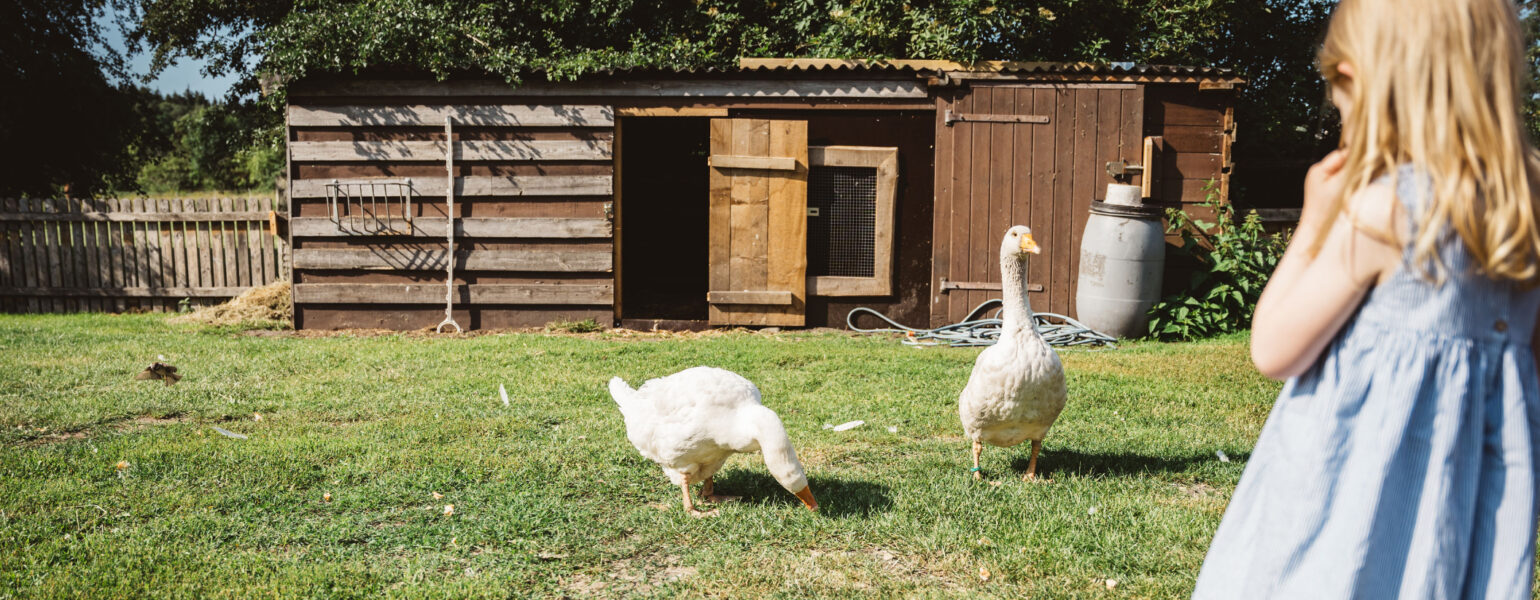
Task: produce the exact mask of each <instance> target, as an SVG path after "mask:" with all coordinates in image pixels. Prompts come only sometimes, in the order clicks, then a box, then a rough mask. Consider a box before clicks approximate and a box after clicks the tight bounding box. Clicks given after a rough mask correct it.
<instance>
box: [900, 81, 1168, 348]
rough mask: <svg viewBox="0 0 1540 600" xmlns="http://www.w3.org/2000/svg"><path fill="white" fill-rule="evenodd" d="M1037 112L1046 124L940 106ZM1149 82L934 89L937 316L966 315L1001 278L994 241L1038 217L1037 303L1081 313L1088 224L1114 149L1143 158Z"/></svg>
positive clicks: (1033, 269)
mask: <svg viewBox="0 0 1540 600" xmlns="http://www.w3.org/2000/svg"><path fill="white" fill-rule="evenodd" d="M948 110H950V111H952V112H954V113H963V114H970V115H1038V116H1046V117H1047V118H1048V122H1047V123H1040V124H1033V123H1009V122H990V121H987V120H985V121H975V122H955V123H952V124H951V125H948V124H946V122H945V114H946V112H947V111H948ZM1143 121H1144V89H1143V88H1141V87H1138V86H1133V85H1126V84H1124V85H1116V84H1115V85H1094V86H1093V85H1076V86H1065V85H977V84H976V85H974V86H972V87H971V88H964V89H959V90H956V91H955V92H954V93H952V94H944V95H942V96H941V97H939V98H938V99H937V129H936V148H937V155H936V204H935V215H936V216H935V223H936V225H935V227H934V229H933V231H934V240H933V246H932V248H933V258H932V265H933V274H932V276H933V279H932V286H933V290H934V292H933V293H932V299H933V303H932V310H931V325H932V326H939V325H943V324H947V323H954V322H957V321H960V320H962V319H964V318H965V317H966V316H967V315H968V313H969V311H971V310H973V308H974V307H976V306H978V305H979V304H981V303H983V302H985V301H987V300H990V299H993V298H998V297H1000V292H999V291H998V290H996V289H982V290H980V289H970V290H957V289H952V290H944V288H945V285H944V282H950V283H962V282H966V283H993V284H996V285H997V284H998V283H999V281H1000V266H999V247H1000V246H999V244H1000V238H1001V236H1003V235H1004V233H1005V230H1006V229H1008V228H1009V227H1011V226H1012V225H1026V226H1028V227H1031V228H1032V231H1033V236H1034V237H1035V238H1036V239H1037V240H1038V242H1039V245H1040V246H1041V247H1042V248H1043V252H1042V253H1041V254H1039V255H1035V256H1033V257H1032V258H1031V260H1030V262H1029V264H1028V274H1027V279H1028V285H1029V286H1032V287H1031V289H1032V290H1033V291H1032V293H1030V294H1029V295H1028V297H1029V300H1030V302H1032V305H1033V308H1034V309H1035V310H1038V311H1043V312H1054V313H1059V314H1066V315H1071V316H1073V315H1074V308H1073V305H1074V294H1075V280H1076V274H1077V273H1078V266H1079V254H1080V252H1079V247H1080V238H1081V234H1082V232H1083V231H1084V228H1085V222H1086V219H1087V217H1088V216H1089V210H1090V206H1091V201H1092V200H1093V199H1094V200H1100V199H1103V198H1105V196H1106V186H1107V184H1108V183H1110V182H1111V178H1110V177H1108V176H1107V175H1106V172H1105V165H1106V163H1107V162H1108V161H1112V160H1120V159H1121V160H1127V161H1130V162H1138V160H1139V156H1140V151H1141V143H1142V133H1143V132H1142V124H1143Z"/></svg>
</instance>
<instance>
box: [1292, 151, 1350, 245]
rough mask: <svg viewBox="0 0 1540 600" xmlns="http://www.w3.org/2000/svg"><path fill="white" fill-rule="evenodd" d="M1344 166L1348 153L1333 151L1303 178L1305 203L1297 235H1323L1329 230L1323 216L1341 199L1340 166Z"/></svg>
mask: <svg viewBox="0 0 1540 600" xmlns="http://www.w3.org/2000/svg"><path fill="white" fill-rule="evenodd" d="M1344 164H1347V150H1334V151H1332V153H1331V154H1327V155H1326V157H1325V158H1322V159H1321V161H1320V162H1318V163H1315V165H1313V166H1311V167H1310V172H1308V173H1306V174H1305V202H1304V207H1303V208H1302V209H1301V210H1300V212H1299V227H1298V228H1297V231H1303V232H1307V234H1309V235H1317V234H1321V233H1324V232H1325V231H1326V230H1327V229H1328V228H1330V226H1331V215H1328V214H1326V213H1327V212H1328V211H1330V210H1331V209H1330V208H1329V207H1330V206H1331V205H1332V203H1334V202H1336V201H1337V200H1338V199H1340V198H1341V197H1342V179H1343V177H1342V166H1343V165H1344Z"/></svg>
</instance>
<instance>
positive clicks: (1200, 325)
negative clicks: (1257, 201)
mask: <svg viewBox="0 0 1540 600" xmlns="http://www.w3.org/2000/svg"><path fill="white" fill-rule="evenodd" d="M1200 206H1205V207H1208V208H1211V209H1213V210H1214V214H1215V222H1213V223H1210V222H1207V221H1204V220H1202V219H1193V218H1190V217H1189V216H1188V215H1187V213H1185V212H1183V211H1182V210H1179V209H1171V210H1168V211H1166V223H1167V226H1166V231H1167V232H1169V233H1180V234H1181V236H1182V247H1181V248H1175V249H1169V252H1168V255H1169V256H1168V258H1167V260H1168V261H1172V260H1175V261H1178V262H1186V263H1187V264H1191V265H1193V266H1194V270H1193V274H1192V278H1191V279H1190V280H1189V282H1188V284H1187V287H1186V288H1185V289H1183V290H1181V291H1179V292H1177V293H1175V294H1171V295H1169V296H1166V297H1165V298H1163V299H1161V301H1159V302H1157V303H1155V306H1153V307H1151V308H1150V312H1149V315H1150V337H1152V338H1156V339H1160V340H1167V341H1170V340H1193V339H1199V338H1206V337H1211V336H1215V335H1220V334H1225V333H1232V332H1236V331H1243V330H1246V329H1249V328H1250V327H1251V316H1252V314H1253V313H1254V312H1256V309H1257V298H1258V297H1260V296H1261V295H1262V288H1263V287H1265V286H1266V285H1267V279H1268V277H1271V276H1272V274H1273V269H1274V268H1275V267H1277V266H1278V259H1279V258H1282V257H1283V249H1284V247H1285V246H1287V245H1288V239H1287V237H1286V235H1285V234H1269V233H1267V231H1266V230H1265V229H1263V227H1262V219H1261V218H1260V217H1258V216H1257V213H1256V211H1249V212H1248V213H1247V214H1246V216H1245V217H1243V218H1241V219H1240V220H1239V221H1237V220H1236V218H1235V209H1234V208H1233V207H1232V206H1230V205H1229V204H1228V203H1221V202H1219V201H1218V200H1217V198H1216V194H1215V193H1214V192H1213V191H1212V190H1211V191H1210V192H1209V196H1208V199H1207V201H1205V202H1204V203H1202V204H1201V205H1200Z"/></svg>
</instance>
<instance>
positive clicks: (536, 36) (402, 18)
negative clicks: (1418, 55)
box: [0, 0, 1540, 192]
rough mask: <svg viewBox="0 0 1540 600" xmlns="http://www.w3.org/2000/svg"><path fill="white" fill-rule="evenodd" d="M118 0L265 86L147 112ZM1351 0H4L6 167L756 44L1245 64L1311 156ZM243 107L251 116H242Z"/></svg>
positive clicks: (199, 166)
mask: <svg viewBox="0 0 1540 600" xmlns="http://www.w3.org/2000/svg"><path fill="white" fill-rule="evenodd" d="M1515 1H1516V2H1518V3H1519V6H1520V7H1521V12H1522V14H1523V15H1524V16H1525V19H1526V27H1527V28H1528V29H1529V30H1530V32H1531V33H1535V32H1536V31H1540V17H1537V16H1536V11H1535V7H1536V5H1537V3H1540V0H1515ZM109 3H110V5H111V8H113V9H114V12H115V14H117V15H118V16H119V19H120V23H119V26H120V27H122V28H123V29H124V31H125V32H126V38H127V41H128V44H129V46H130V50H131V51H144V52H149V53H150V55H151V56H152V58H153V67H154V68H164V67H165V66H168V65H170V64H172V63H174V62H176V61H178V60H183V59H193V60H198V61H202V62H204V63H205V64H207V65H208V67H207V71H208V72H209V74H211V75H225V74H236V75H238V76H239V77H240V78H239V81H238V83H237V84H236V88H235V95H238V96H240V97H259V98H260V100H258V101H256V102H255V103H253V104H252V105H249V106H248V105H229V104H225V103H223V102H218V101H216V102H210V103H208V104H207V105H202V107H201V108H199V107H198V105H197V103H196V102H191V101H183V100H186V99H183V100H165V101H167V102H171V103H172V104H174V105H177V106H179V107H189V108H186V111H187V112H185V113H180V112H178V111H179V110H183V109H182V108H175V109H173V107H161V108H156V109H155V110H151V111H148V112H147V111H146V110H145V109H144V108H143V107H144V105H145V102H144V101H143V98H142V97H141V96H142V94H140V93H138V92H135V91H134V90H131V89H128V88H127V87H126V86H124V85H123V84H122V83H121V82H122V81H124V80H125V77H126V76H125V75H124V74H123V72H122V71H123V60H122V57H121V56H118V55H115V54H114V53H112V52H104V51H103V50H102V48H103V47H104V46H105V44H103V43H102V39H101V37H102V34H101V32H100V31H97V30H96V28H95V19H96V18H97V17H98V16H99V15H101V14H104V13H105V10H106V8H107V7H108V6H109ZM1335 4H1336V2H1335V0H1107V1H1103V2H1088V1H1085V0H841V1H831V0H505V1H497V2H492V1H482V0H475V1H466V0H27V1H26V2H19V3H6V4H5V6H4V7H0V19H4V22H6V23H8V26H7V27H8V28H9V30H10V31H11V33H10V34H8V35H6V36H0V88H3V89H7V90H10V89H20V90H26V93H25V94H20V95H13V94H0V96H3V97H0V121H3V122H0V143H7V144H12V145H13V146H15V145H17V144H19V145H20V146H25V147H30V148H32V149H34V150H35V151H34V152H29V156H28V157H27V158H26V159H24V160H23V161H22V163H23V164H25V165H26V166H27V167H28V168H26V169H22V171H23V172H25V173H26V175H24V176H22V177H17V178H10V179H8V180H6V181H0V188H5V189H0V192H5V191H7V190H11V191H14V190H18V189H26V190H37V189H46V188H48V187H50V186H57V185H59V184H60V183H61V182H66V181H67V182H72V183H73V184H75V185H80V186H86V187H93V188H110V187H122V186H129V185H133V186H149V185H157V186H169V185H172V184H173V183H172V182H175V185H186V186H237V187H239V186H260V185H266V182H267V176H266V174H265V173H275V171H266V172H264V171H263V170H262V169H263V168H269V169H271V168H274V167H276V165H277V162H276V160H275V158H274V157H275V156H279V155H280V154H275V153H279V152H280V149H279V148H278V145H279V144H281V141H282V135H281V133H280V132H279V128H278V123H279V117H278V115H279V111H278V108H279V107H280V106H281V105H282V103H283V101H284V86H285V85H286V84H287V83H288V82H292V81H295V80H297V79H300V78H303V77H309V76H317V75H325V74H343V75H346V74H350V73H357V72H360V71H362V70H365V69H374V68H393V69H404V70H414V71H420V72H427V73H431V74H433V75H436V76H438V77H441V78H442V77H449V76H451V75H454V74H460V73H466V72H473V73H489V74H493V75H495V76H500V77H503V78H505V79H506V80H508V81H509V82H510V83H512V84H516V85H517V84H520V83H522V82H524V81H527V80H568V79H572V78H576V77H579V76H582V75H583V74H585V73H591V72H595V71H601V70H606V69H613V68H627V67H703V66H719V67H720V66H730V65H733V64H735V63H736V61H737V60H738V58H740V57H746V56H752V57H827V58H918V59H946V60H956V61H962V62H968V61H973V60H1041V61H1092V62H1106V61H1130V62H1136V63H1152V64H1190V65H1215V66H1224V67H1230V68H1232V69H1234V70H1235V71H1236V72H1237V73H1239V74H1240V75H1242V76H1244V77H1246V78H1247V79H1248V80H1249V83H1248V85H1247V86H1245V87H1244V88H1243V90H1242V91H1241V95H1240V101H1239V106H1238V115H1237V120H1238V122H1239V124H1240V127H1241V132H1240V136H1239V138H1238V142H1237V145H1236V148H1235V152H1236V156H1237V160H1238V161H1241V162H1244V161H1246V160H1261V161H1266V160H1277V159H1292V160H1308V159H1311V158H1314V157H1315V156H1318V155H1320V154H1321V153H1324V152H1325V151H1326V150H1328V149H1329V148H1330V146H1331V145H1332V144H1333V143H1334V140H1335V130H1334V126H1333V124H1332V122H1333V119H1332V118H1330V117H1331V115H1330V113H1329V112H1328V109H1327V103H1326V102H1325V101H1324V98H1325V93H1324V92H1325V90H1324V88H1323V86H1322V83H1321V80H1320V77H1319V76H1318V74H1317V73H1316V72H1315V67H1314V57H1315V49H1316V46H1317V44H1318V42H1319V40H1320V38H1321V34H1322V31H1323V28H1324V26H1325V23H1326V20H1327V18H1328V17H1329V15H1330V11H1331V9H1332V7H1333V6H1335ZM1530 49H1531V59H1532V65H1531V66H1532V67H1540V50H1537V49H1536V46H1535V45H1533V44H1531V45H1530ZM264 85H265V87H266V88H267V89H266V93H265V94H262V95H260V96H258V91H259V89H260V88H262V87H264ZM125 98H127V99H129V100H128V101H125ZM152 104H153V103H152ZM136 107H137V108H136ZM136 111H138V112H136ZM157 111H160V112H157ZM150 113H154V114H156V115H158V116H155V117H154V118H153V119H149V120H151V121H154V124H155V126H156V127H158V128H159V129H157V131H158V132H159V133H156V134H153V135H150V134H146V133H145V132H144V131H142V130H135V129H134V127H136V126H138V125H139V124H142V123H144V122H145V119H146V118H148V116H149V114H150ZM136 115H137V117H136ZM168 115H170V124H171V128H170V129H166V128H165V126H166V124H167V123H166V120H165V119H166V117H167V116H168ZM1530 116H1531V117H1532V118H1531V123H1540V104H1537V103H1532V106H1531V107H1530ZM38 117H44V118H38ZM136 118H138V120H137V121H136V120H135V119H136ZM234 123H243V124H244V125H240V126H239V127H244V128H246V129H244V130H243V131H241V132H240V133H234V134H232V133H230V130H229V129H228V127H229V126H232V124H234ZM146 135H148V136H149V138H153V139H149V138H146V137H145V136H146ZM231 136H233V137H231ZM85 142H89V143H85ZM232 148H233V150H232ZM130 150H132V151H130ZM66 157H67V160H66V159H65V158H66Z"/></svg>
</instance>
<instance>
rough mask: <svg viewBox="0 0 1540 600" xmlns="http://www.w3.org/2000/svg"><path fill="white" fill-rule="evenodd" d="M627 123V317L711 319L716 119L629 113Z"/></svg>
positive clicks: (623, 175)
mask: <svg viewBox="0 0 1540 600" xmlns="http://www.w3.org/2000/svg"><path fill="white" fill-rule="evenodd" d="M621 127H622V131H623V134H622V137H621V140H620V147H619V148H617V149H616V152H618V153H619V156H620V157H621V159H620V171H621V172H620V187H621V189H620V202H621V204H622V205H621V207H620V223H619V226H620V229H621V232H622V233H621V236H620V247H619V248H618V252H617V257H616V260H617V263H618V265H619V267H620V268H619V276H620V277H621V278H622V279H623V280H622V281H621V282H620V295H621V297H620V303H621V315H620V316H621V318H622V320H623V321H635V320H651V321H700V322H702V323H704V322H705V320H706V317H707V305H706V291H707V289H706V288H707V276H708V262H707V261H708V257H707V244H708V242H709V238H708V235H709V216H710V215H709V209H710V199H709V198H708V196H707V194H708V178H709V175H710V172H709V169H708V167H707V165H706V159H707V156H708V155H709V153H710V128H711V120H710V119H707V118H699V117H627V118H623V122H622V123H621ZM678 325H684V324H678ZM678 325H676V326H678Z"/></svg>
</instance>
